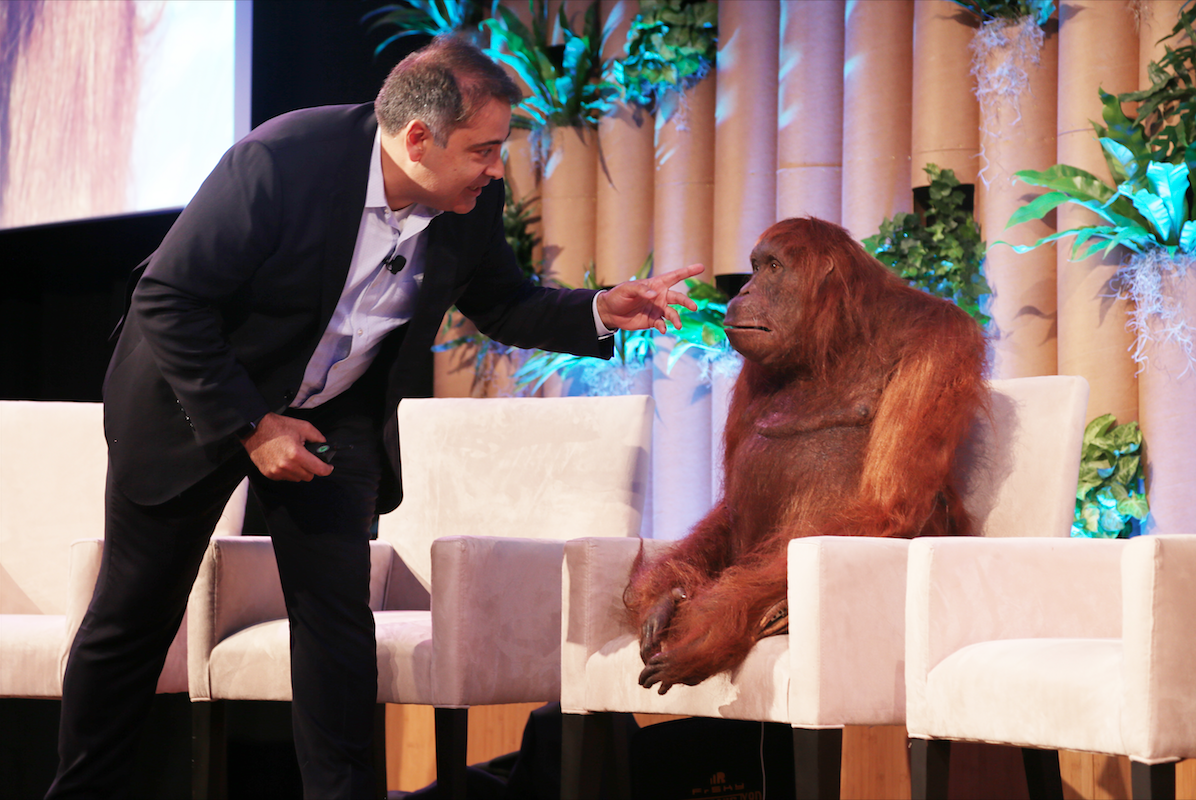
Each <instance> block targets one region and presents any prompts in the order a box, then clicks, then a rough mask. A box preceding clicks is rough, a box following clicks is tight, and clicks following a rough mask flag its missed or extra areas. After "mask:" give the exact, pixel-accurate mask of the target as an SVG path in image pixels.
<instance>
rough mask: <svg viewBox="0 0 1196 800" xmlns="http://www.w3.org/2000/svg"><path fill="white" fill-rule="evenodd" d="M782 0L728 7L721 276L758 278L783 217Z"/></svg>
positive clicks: (717, 164)
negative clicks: (757, 266) (767, 236)
mask: <svg viewBox="0 0 1196 800" xmlns="http://www.w3.org/2000/svg"><path fill="white" fill-rule="evenodd" d="M779 26H780V4H779V2H778V0H752V2H747V3H740V2H731V3H720V4H719V7H718V111H717V118H716V133H715V138H714V150H715V159H714V274H715V275H733V274H736V273H746V272H751V263H750V261H749V258H748V257H749V256H750V254H751V252H752V247H754V246H755V244H756V239H757V238H758V237H759V236H760V234H761V232H763V230H764V229H765V228H767V227H768V226H769V225H771V224H772V223H773V222H775V221H776V217H777V202H776V198H777V177H776V176H777V124H776V119H777V107H776V102H777V52H778V47H779V37H778V35H777V31H778V29H779Z"/></svg>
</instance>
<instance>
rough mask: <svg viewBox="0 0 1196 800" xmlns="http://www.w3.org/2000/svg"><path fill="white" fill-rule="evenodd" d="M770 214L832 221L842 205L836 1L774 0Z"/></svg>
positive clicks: (839, 42)
mask: <svg viewBox="0 0 1196 800" xmlns="http://www.w3.org/2000/svg"><path fill="white" fill-rule="evenodd" d="M780 30H781V42H780V53H779V61H780V63H779V71H778V81H779V85H778V90H777V219H787V218H789V217H800V216H812V217H818V218H819V219H825V220H828V221H830V222H835V223H837V222H839V220H840V219H841V218H842V211H843V209H842V206H843V3H842V2H840V0H782V3H781V24H780Z"/></svg>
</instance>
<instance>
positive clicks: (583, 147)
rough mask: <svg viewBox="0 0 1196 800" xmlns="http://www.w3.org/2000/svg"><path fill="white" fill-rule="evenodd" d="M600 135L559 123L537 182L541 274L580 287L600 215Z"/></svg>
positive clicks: (590, 260) (590, 257)
mask: <svg viewBox="0 0 1196 800" xmlns="http://www.w3.org/2000/svg"><path fill="white" fill-rule="evenodd" d="M597 195H598V136H597V132H596V131H595V130H593V129H592V128H586V127H577V128H574V127H561V128H556V129H554V130H553V132H552V146H551V148H550V150H549V153H548V160H547V162H546V163H545V164H544V180H543V182H542V183H541V184H540V198H541V200H540V203H541V207H540V217H541V219H542V221H543V226H544V270H545V275H546V276H547V277H548V278H550V279H551V280H554V281H557V282H558V283H563V284H567V285H569V286H572V287H579V286H581V285H582V284H583V282H584V280H585V273H586V270H588V269H589V268H590V264H591V263H592V262H593V261H594V234H595V225H596V223H597V218H598V213H597V212H598V209H597V205H598V197H597Z"/></svg>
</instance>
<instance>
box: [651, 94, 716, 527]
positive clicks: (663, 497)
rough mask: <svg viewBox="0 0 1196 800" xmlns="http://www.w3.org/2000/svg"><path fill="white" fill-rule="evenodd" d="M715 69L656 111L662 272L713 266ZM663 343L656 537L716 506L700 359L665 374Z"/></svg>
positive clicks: (655, 383)
mask: <svg viewBox="0 0 1196 800" xmlns="http://www.w3.org/2000/svg"><path fill="white" fill-rule="evenodd" d="M716 83H717V81H716V77H715V74H714V72H713V71H712V72H711V73H710V75H708V76H707V77H706V78H704V79H703V80H702V81H701V82H700V83H699V84H697V85H696V86H694V87H693V88H692V89H690V90H689V91H688V92H686V93H685V94H684V95H678V94H677V93H675V92H672V93H669V95H668V96H666V97H665V98H664V103H663V104H662V108H660V109H658V110H657V113H656V182H655V198H654V203H653V226H654V230H653V241H654V243H655V250H654V268H655V271H656V272H658V273H660V272H666V271H668V270H673V269H676V268H678V267H683V266H686V265H687V264H694V263H700V264H704V265H705V266H706V272H705V273H704V274H703V275H700V276H699V277H700V278H701V279H703V280H706V281H710V280H712V276H711V271H710V266H711V255H712V241H713V235H712V232H713V214H714V107H715V86H716ZM658 341H660V342H661V352H659V353H657V355H656V357H655V360H654V364H655V366H653V367H652V376H653V378H652V395H653V398H654V399H655V401H656V408H657V411H656V414H657V422H656V424H654V425H653V427H652V476H651V481H650V484H651V485H650V489H651V494H650V498H649V499H650V506H651V510H650V512H649V511H648V510H647V509H646V510H645V519H650V520H651V528H652V531H651V535H652V538H668V539H675V538H678V537H679V536H684V535H685V533H686V532H688V530H689V528H690V526H692V524H693V523H694V522H695V521H696V519H697V517H696V516H695V515H700V514H702V513H704V511H705V509H707V508H709V505H710V403H709V400H708V399H706V400H703V398H702V396H701V393H700V392H696V390H697V387H698V376H697V375H696V374H695V372H694V370H693V363H692V358H689V357H684V358H683V359H682V362H683V363H679V364H678V365H677V366H676V367H675V368H674V370H673V372H672V374H671V375H668V376H666V375H665V373H664V366H665V363H666V361H665V359H667V356H668V352H669V351H670V350H671V347H670V345H669V341H668V340H667V339H661V340H658Z"/></svg>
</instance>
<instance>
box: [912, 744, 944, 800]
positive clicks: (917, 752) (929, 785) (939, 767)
mask: <svg viewBox="0 0 1196 800" xmlns="http://www.w3.org/2000/svg"><path fill="white" fill-rule="evenodd" d="M950 767H951V742H950V741H948V740H946V739H910V740H909V777H910V797H911V800H947V778H948V777H949V775H950Z"/></svg>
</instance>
